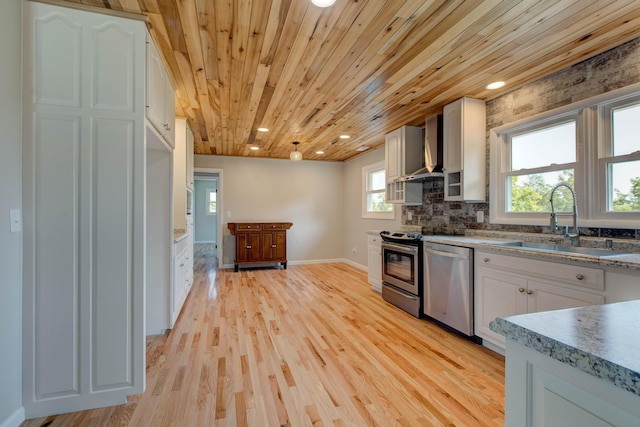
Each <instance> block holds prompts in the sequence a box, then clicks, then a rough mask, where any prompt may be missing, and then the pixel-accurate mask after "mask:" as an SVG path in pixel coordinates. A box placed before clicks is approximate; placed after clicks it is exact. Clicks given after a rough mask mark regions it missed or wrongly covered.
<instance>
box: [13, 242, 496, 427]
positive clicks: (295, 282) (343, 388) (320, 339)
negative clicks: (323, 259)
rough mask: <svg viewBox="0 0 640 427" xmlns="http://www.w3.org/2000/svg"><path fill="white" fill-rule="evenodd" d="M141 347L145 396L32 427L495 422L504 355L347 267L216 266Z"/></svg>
mask: <svg viewBox="0 0 640 427" xmlns="http://www.w3.org/2000/svg"><path fill="white" fill-rule="evenodd" d="M198 246H199V248H198V249H197V250H196V251H195V257H194V258H195V260H194V261H195V263H194V266H195V272H194V286H193V289H192V291H191V293H190V295H189V296H188V297H187V301H186V302H185V307H184V309H183V311H182V313H181V314H180V317H179V319H178V321H177V323H176V325H175V327H174V329H173V330H171V331H170V333H169V334H167V335H164V336H160V337H154V338H150V339H149V340H148V342H147V349H148V351H147V390H146V391H145V392H144V393H143V394H141V395H136V396H131V397H130V399H129V402H128V403H127V404H125V405H120V406H115V407H110V408H102V409H96V410H92V411H85V412H78V413H72V414H63V415H58V416H53V417H46V418H40V419H34V420H28V421H25V422H24V423H23V424H22V426H23V427H35V426H44V425H47V426H51V427H56V426H83V425H89V426H96V425H120V426H136V427H138V426H209V425H211V426H213V425H224V426H228V425H238V426H262V425H292V426H306V425H317V426H320V425H325V426H330V425H370V426H388V425H406V426H415V425H432V426H445V425H447V426H448V425H465V426H467V425H487V426H489V425H502V424H503V422H504V401H503V400H504V385H503V383H504V359H503V358H502V357H501V356H499V355H497V354H495V353H493V352H491V351H489V350H487V349H485V348H483V347H481V346H478V345H476V344H474V343H471V342H470V341H468V340H465V339H463V338H461V337H459V336H457V335H455V334H452V333H450V332H448V331H446V330H444V329H442V328H441V327H439V326H437V325H435V324H434V323H432V322H430V321H428V320H425V319H416V318H414V317H412V316H410V315H408V314H406V313H405V312H403V311H401V310H399V309H397V308H396V307H394V306H391V305H390V304H387V303H386V302H385V301H383V300H382V298H381V297H380V295H379V294H377V293H376V292H374V291H372V290H371V288H370V286H369V285H368V283H367V276H366V273H365V272H363V271H360V270H358V269H355V268H353V267H351V266H349V265H347V264H342V263H335V264H323V265H293V266H292V265H290V266H289V268H288V269H287V270H283V269H272V268H265V269H244V270H241V271H240V272H238V273H234V272H233V270H216V263H215V261H214V260H212V259H211V256H212V255H213V254H214V253H215V251H214V250H212V249H203V248H202V246H201V245H198Z"/></svg>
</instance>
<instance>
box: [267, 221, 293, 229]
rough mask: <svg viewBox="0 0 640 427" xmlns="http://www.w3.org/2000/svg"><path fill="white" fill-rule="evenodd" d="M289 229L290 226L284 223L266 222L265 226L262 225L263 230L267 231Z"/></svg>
mask: <svg viewBox="0 0 640 427" xmlns="http://www.w3.org/2000/svg"><path fill="white" fill-rule="evenodd" d="M288 228H289V227H288V224H286V223H282V222H265V223H264V224H262V229H263V230H265V231H269V230H286V229H288Z"/></svg>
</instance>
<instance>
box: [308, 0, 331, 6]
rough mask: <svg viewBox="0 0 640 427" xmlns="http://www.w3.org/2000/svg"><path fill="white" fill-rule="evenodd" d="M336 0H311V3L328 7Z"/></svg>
mask: <svg viewBox="0 0 640 427" xmlns="http://www.w3.org/2000/svg"><path fill="white" fill-rule="evenodd" d="M335 2H336V0H311V3H313V4H315V5H316V6H318V7H329V6H333V4H334V3H335Z"/></svg>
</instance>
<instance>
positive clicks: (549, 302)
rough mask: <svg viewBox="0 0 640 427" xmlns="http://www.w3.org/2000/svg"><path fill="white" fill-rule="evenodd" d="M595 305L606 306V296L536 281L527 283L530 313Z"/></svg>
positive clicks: (528, 309)
mask: <svg viewBox="0 0 640 427" xmlns="http://www.w3.org/2000/svg"><path fill="white" fill-rule="evenodd" d="M594 304H604V296H602V295H595V294H591V293H588V292H582V291H577V290H573V289H566V288H563V287H560V286H554V285H549V284H547V283H542V282H539V281H535V280H529V281H528V282H527V311H528V312H529V313H535V312H538V311H550V310H562V309H565V308H575V307H584V306H586V305H594Z"/></svg>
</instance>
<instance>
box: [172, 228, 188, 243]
mask: <svg viewBox="0 0 640 427" xmlns="http://www.w3.org/2000/svg"><path fill="white" fill-rule="evenodd" d="M185 237H187V230H185V229H184V228H176V229H174V230H173V243H178V242H179V241H180V240H182V239H184V238H185Z"/></svg>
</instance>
